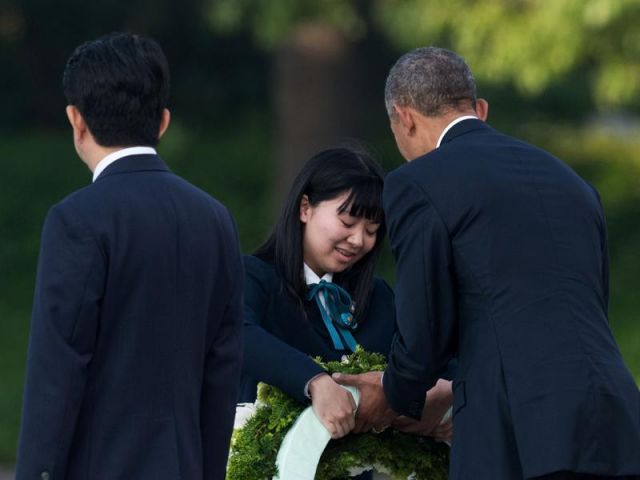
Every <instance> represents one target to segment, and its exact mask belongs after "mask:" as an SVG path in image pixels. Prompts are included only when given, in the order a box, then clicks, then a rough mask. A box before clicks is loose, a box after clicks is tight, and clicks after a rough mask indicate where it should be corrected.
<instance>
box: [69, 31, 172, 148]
mask: <svg viewBox="0 0 640 480" xmlns="http://www.w3.org/2000/svg"><path fill="white" fill-rule="evenodd" d="M62 84H63V87H64V94H65V96H66V98H67V102H68V103H69V104H70V105H74V106H75V107H76V108H77V109H78V110H79V111H80V113H81V114H82V116H83V118H84V120H85V122H86V123H87V126H88V128H89V131H90V132H91V134H92V135H93V137H94V138H95V140H96V142H97V143H98V144H99V145H101V146H103V147H115V146H133V145H145V146H155V145H157V144H158V139H159V138H158V134H159V130H160V123H161V121H162V113H163V110H164V109H165V108H166V107H167V103H168V101H169V65H168V63H167V59H166V57H165V55H164V53H163V52H162V49H161V48H160V45H158V44H157V43H156V42H155V41H154V40H152V39H150V38H147V37H144V36H142V35H134V34H130V33H119V32H118V33H111V34H109V35H105V36H103V37H100V38H98V39H97V40H93V41H90V42H86V43H84V44H82V45H80V46H79V47H78V48H76V49H75V51H74V52H73V54H72V55H71V57H70V58H69V60H68V61H67V65H66V67H65V70H64V75H63V78H62Z"/></svg>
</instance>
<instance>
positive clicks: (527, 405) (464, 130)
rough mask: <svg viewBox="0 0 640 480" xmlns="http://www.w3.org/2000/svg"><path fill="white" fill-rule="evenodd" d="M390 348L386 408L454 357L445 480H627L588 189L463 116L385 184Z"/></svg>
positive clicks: (600, 235)
mask: <svg viewBox="0 0 640 480" xmlns="http://www.w3.org/2000/svg"><path fill="white" fill-rule="evenodd" d="M384 204H385V212H386V215H387V219H388V223H389V235H390V239H391V246H392V250H393V252H394V255H395V257H396V260H397V285H396V299H397V300H396V304H397V321H398V337H397V341H396V342H394V344H393V346H392V351H391V354H390V359H389V368H388V370H387V372H386V374H385V376H384V382H383V383H384V389H385V393H386V395H387V397H388V399H389V401H390V403H391V405H392V407H393V408H394V409H395V410H396V411H398V412H400V413H403V414H407V415H413V416H416V415H417V414H419V412H420V411H421V408H422V400H423V396H422V392H424V390H425V389H426V388H429V387H430V386H431V385H433V383H434V382H435V381H436V378H437V377H438V375H439V372H441V371H442V369H443V368H444V366H445V365H446V363H447V361H448V359H449V358H450V357H451V356H452V355H454V354H456V353H457V354H458V355H459V366H458V374H457V378H456V380H455V381H454V387H453V388H454V439H453V449H452V456H451V478H454V479H463V478H464V479H467V478H472V479H503V478H504V479H515V478H522V477H523V476H524V477H527V478H528V477H531V476H537V475H543V474H546V473H550V472H554V471H558V470H571V471H577V472H589V473H594V474H608V475H623V474H626V475H630V474H638V473H640V455H639V454H638V452H640V394H639V392H638V388H637V386H636V384H635V382H634V380H633V378H632V377H631V374H630V372H629V370H628V369H627V367H626V366H625V365H624V363H623V360H622V357H621V355H620V351H619V349H618V347H617V345H616V343H615V340H614V338H613V336H612V334H611V330H610V328H609V325H608V321H607V302H608V290H609V286H608V283H609V281H608V260H607V239H606V227H605V220H604V215H603V212H602V208H601V206H600V202H599V198H598V195H597V193H596V191H595V190H594V189H593V188H592V187H590V186H589V185H588V184H587V183H586V182H584V181H583V180H582V179H581V178H580V177H578V175H577V174H576V173H575V172H573V171H572V170H571V169H570V168H569V167H568V166H567V165H565V164H564V163H562V162H561V161H560V160H558V159H556V158H554V157H553V156H551V155H549V154H548V153H546V152H543V151H542V150H540V149H538V148H535V147H533V146H531V145H527V144H525V143H523V142H521V141H518V140H516V139H513V138H510V137H508V136H505V135H502V134H500V133H498V132H497V131H495V130H493V129H491V128H490V127H489V126H487V125H486V124H485V123H483V122H481V121H479V120H465V121H462V122H460V123H459V124H457V125H455V126H454V127H453V128H452V129H451V130H450V131H449V132H448V133H447V134H446V135H445V137H444V140H443V143H442V145H441V146H440V148H438V149H436V150H434V151H432V152H430V153H428V154H426V155H424V156H423V157H420V158H418V159H416V160H414V161H412V162H409V163H408V164H406V165H403V166H401V167H400V168H398V169H397V170H395V171H394V172H392V173H391V174H390V175H388V176H387V178H386V181H385V187H384Z"/></svg>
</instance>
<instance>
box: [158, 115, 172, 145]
mask: <svg viewBox="0 0 640 480" xmlns="http://www.w3.org/2000/svg"><path fill="white" fill-rule="evenodd" d="M169 123H171V112H170V111H169V109H167V108H165V109H164V110H163V111H162V118H161V119H160V131H159V132H158V138H161V137H162V135H164V132H166V131H167V128H169Z"/></svg>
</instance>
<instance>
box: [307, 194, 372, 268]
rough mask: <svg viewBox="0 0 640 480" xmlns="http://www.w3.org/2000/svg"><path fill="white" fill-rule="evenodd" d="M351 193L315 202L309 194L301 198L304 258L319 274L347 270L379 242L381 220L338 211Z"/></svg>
mask: <svg viewBox="0 0 640 480" xmlns="http://www.w3.org/2000/svg"><path fill="white" fill-rule="evenodd" d="M348 196H349V192H348V191H347V192H345V193H343V194H342V195H340V196H339V197H337V198H334V199H332V200H325V201H324V202H319V203H318V204H316V205H315V206H312V205H311V204H310V203H309V199H308V198H307V196H306V195H305V196H303V198H302V201H301V202H300V221H301V222H302V223H303V224H304V227H303V239H302V249H303V256H304V261H305V263H306V264H307V265H309V267H310V268H311V269H312V270H313V271H314V272H315V273H316V274H317V275H318V276H322V275H324V274H325V273H338V272H342V271H344V270H346V269H347V268H349V267H350V266H352V265H354V264H355V263H356V262H358V261H359V260H360V259H361V258H362V257H364V256H365V255H366V254H367V253H369V252H370V251H371V249H372V248H373V247H374V245H375V243H376V238H377V232H378V228H379V227H380V225H379V224H377V223H374V222H372V221H370V220H367V219H366V218H359V217H352V216H351V215H349V213H348V212H344V213H338V209H339V208H340V206H341V205H342V204H343V203H344V201H345V200H346V199H347V197H348Z"/></svg>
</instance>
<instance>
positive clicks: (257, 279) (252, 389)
mask: <svg viewBox="0 0 640 480" xmlns="http://www.w3.org/2000/svg"><path fill="white" fill-rule="evenodd" d="M244 265H245V271H246V276H245V293H244V295H245V308H244V311H245V320H244V325H245V351H244V364H243V366H242V380H241V388H240V396H239V401H240V402H252V401H254V400H255V398H256V386H257V383H258V382H265V383H268V384H269V385H274V386H276V387H278V388H280V389H281V390H283V391H284V392H287V393H288V394H289V395H291V396H293V397H294V398H296V399H298V400H299V401H300V402H306V401H307V398H306V397H305V396H304V388H305V385H306V384H307V382H308V381H309V380H310V379H311V378H312V377H314V376H315V375H317V374H318V373H322V372H323V371H324V370H323V369H322V368H321V367H320V366H318V364H316V363H315V362H314V361H313V360H312V359H311V358H310V356H314V357H315V356H319V357H322V358H323V359H324V360H339V359H340V358H341V357H342V355H344V354H345V353H350V352H345V351H337V350H335V349H334V348H333V344H332V342H331V337H330V336H329V333H328V332H327V329H326V327H325V326H324V323H323V321H322V318H321V316H320V311H319V310H318V307H317V305H316V303H315V301H314V300H311V301H305V302H304V305H303V307H302V308H301V307H300V306H299V304H298V303H297V301H296V300H295V299H294V298H293V296H292V295H290V294H289V293H287V291H286V290H284V287H283V285H282V280H281V278H280V276H279V275H278V273H277V271H276V269H275V267H274V265H273V264H272V263H270V262H268V261H265V260H262V259H260V258H258V257H255V256H246V257H245V259H244ZM303 309H304V311H303ZM305 313H306V315H305ZM359 323H360V325H359V326H358V329H357V330H356V331H355V332H354V338H355V339H356V341H357V342H358V343H359V344H360V345H362V346H363V347H364V348H365V350H368V351H372V352H378V353H382V354H383V355H386V354H387V353H388V351H389V346H390V344H391V339H392V337H393V335H394V332H395V309H394V304H393V291H392V290H391V288H390V287H389V286H388V285H387V284H386V283H385V282H384V281H383V280H381V279H379V278H376V279H375V285H374V289H373V294H372V295H371V304H370V306H369V310H368V312H367V317H366V318H364V319H359ZM423 394H424V393H423Z"/></svg>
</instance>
